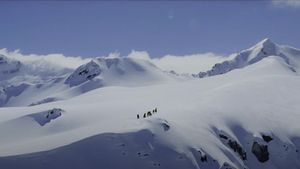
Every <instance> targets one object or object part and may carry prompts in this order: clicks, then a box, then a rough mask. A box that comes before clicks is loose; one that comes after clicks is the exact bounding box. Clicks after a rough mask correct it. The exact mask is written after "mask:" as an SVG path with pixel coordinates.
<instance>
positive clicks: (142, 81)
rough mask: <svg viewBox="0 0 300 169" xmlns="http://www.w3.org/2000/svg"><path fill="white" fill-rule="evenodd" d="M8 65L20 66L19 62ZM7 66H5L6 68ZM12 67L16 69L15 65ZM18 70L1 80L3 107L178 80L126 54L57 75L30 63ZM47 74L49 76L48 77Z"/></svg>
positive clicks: (100, 58) (0, 104) (103, 58)
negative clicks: (38, 70) (35, 69)
mask: <svg viewBox="0 0 300 169" xmlns="http://www.w3.org/2000/svg"><path fill="white" fill-rule="evenodd" d="M3 63H5V64H10V65H12V64H13V65H21V63H20V62H19V61H5V62H3ZM7 67H8V66H3V70H4V69H5V68H6V69H7ZM10 67H12V68H11V69H12V70H15V68H14V67H13V66H10ZM23 67H24V68H23V69H20V70H19V69H18V70H19V72H18V73H17V74H16V73H15V74H11V75H10V77H9V78H7V79H3V80H2V81H1V82H0V83H1V84H2V85H1V90H0V106H1V107H5V106H34V105H39V104H44V103H49V102H53V101H59V100H64V99H69V98H72V97H74V96H77V95H80V94H82V93H85V92H88V91H91V90H94V89H96V88H99V87H106V86H132V87H133V86H141V85H150V84H155V83H158V82H159V83H161V82H167V81H173V80H175V79H178V78H179V77H177V76H172V75H170V74H167V73H165V72H163V71H162V70H160V69H158V68H157V67H156V66H155V65H153V64H151V63H150V62H148V61H146V60H139V59H133V58H126V57H119V56H118V57H99V58H95V59H93V60H91V61H90V62H88V63H86V64H83V65H81V66H79V67H78V68H77V69H75V70H72V71H71V70H66V72H64V71H65V70H64V71H63V72H62V73H60V72H58V73H57V74H56V75H55V74H53V75H49V76H48V75H45V73H43V72H42V71H41V72H42V73H41V74H36V75H34V74H30V72H31V71H30V65H25V66H23ZM45 77H46V78H45Z"/></svg>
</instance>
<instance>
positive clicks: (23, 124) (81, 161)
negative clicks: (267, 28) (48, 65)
mask: <svg viewBox="0 0 300 169" xmlns="http://www.w3.org/2000/svg"><path fill="white" fill-rule="evenodd" d="M100 67H101V65H100ZM103 72H104V71H101V73H100V74H99V75H98V76H95V78H98V77H99V78H100V76H101V74H102V73H103ZM299 86H300V78H299V76H298V74H295V73H294V72H292V71H291V70H290V68H289V64H287V63H286V61H285V60H284V59H283V58H281V57H277V56H270V57H265V58H263V59H262V60H261V61H260V62H257V63H256V64H251V65H249V66H247V67H244V68H243V69H238V70H234V71H231V72H228V73H226V74H224V75H222V76H214V77H211V78H203V79H195V80H190V81H185V82H174V83H164V84H156V85H148V86H140V87H135V88H133V87H119V86H111V87H105V88H99V89H96V90H93V91H92V92H88V93H85V94H82V95H80V96H78V97H74V98H72V99H68V100H64V101H60V102H53V103H49V104H43V105H37V106H33V107H10V108H1V109H0V135H1V138H0V155H1V156H2V157H1V158H0V166H4V167H5V168H7V169H14V168H18V167H20V166H22V167H26V168H33V169H37V168H41V167H42V168H47V169H48V168H49V169H50V168H51V167H52V168H64V167H66V166H68V167H72V168H74V169H79V168H84V167H89V168H97V167H98V168H105V167H111V168H141V167H143V168H146V169H148V168H149V169H150V168H175V169H176V168H178V169H179V168H201V169H203V168H204V169H219V168H237V169H244V168H247V169H274V168H275V169H282V168H292V169H297V168H299V167H300V163H299V161H300V154H299V149H300V132H299V131H300V125H299V119H300V114H299V110H300V104H299V100H300V90H299ZM155 108H157V109H158V112H157V113H154V114H153V115H152V116H150V117H147V118H142V115H143V114H144V113H147V112H148V111H151V112H152V111H153V109H155ZM137 114H140V117H141V119H137ZM47 116H48V117H47ZM36 117H38V118H36ZM41 122H43V123H42V124H43V125H41ZM45 122H46V123H45ZM92 136H93V137H92ZM71 143H72V144H71ZM54 148H57V149H54ZM53 149H54V150H53ZM46 150H49V151H46ZM40 151H45V152H40ZM33 152H39V153H35V154H27V153H33ZM18 154H19V155H20V156H11V155H18ZM21 154H24V155H21ZM62 157H64V158H63V159H64V160H61V158H62ZM62 166H63V167H62Z"/></svg>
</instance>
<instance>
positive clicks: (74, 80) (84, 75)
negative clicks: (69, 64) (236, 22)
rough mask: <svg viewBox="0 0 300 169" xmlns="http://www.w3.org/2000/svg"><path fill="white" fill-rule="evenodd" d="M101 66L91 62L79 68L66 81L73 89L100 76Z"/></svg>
mask: <svg viewBox="0 0 300 169" xmlns="http://www.w3.org/2000/svg"><path fill="white" fill-rule="evenodd" d="M100 73H101V69H100V66H99V65H98V64H97V63H96V62H94V61H90V62H89V63H87V64H84V65H82V66H80V67H79V68H77V69H76V70H75V71H74V72H73V73H72V74H71V75H70V76H69V77H68V78H67V79H66V81H65V83H66V84H69V85H70V86H71V87H72V86H76V85H79V84H81V83H84V82H86V81H88V80H92V79H93V78H94V77H96V76H98V75H100Z"/></svg>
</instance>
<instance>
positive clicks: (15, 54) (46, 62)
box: [0, 49, 91, 69]
mask: <svg viewBox="0 0 300 169" xmlns="http://www.w3.org/2000/svg"><path fill="white" fill-rule="evenodd" d="M0 54H3V55H5V56H7V57H9V58H13V59H16V60H19V61H21V62H23V63H25V64H26V63H33V64H37V65H41V66H45V67H47V66H56V67H58V68H68V69H74V68H77V67H78V66H80V65H82V64H84V63H87V62H88V61H90V60H91V58H82V57H68V56H64V55H63V54H48V55H37V54H29V55H25V54H22V53H21V52H20V51H19V50H14V51H8V50H7V49H0Z"/></svg>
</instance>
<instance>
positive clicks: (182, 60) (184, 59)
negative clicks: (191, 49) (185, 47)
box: [128, 51, 228, 73]
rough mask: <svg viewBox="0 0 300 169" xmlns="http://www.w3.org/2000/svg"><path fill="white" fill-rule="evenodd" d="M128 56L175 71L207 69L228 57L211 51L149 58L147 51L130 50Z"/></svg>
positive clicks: (184, 71) (186, 71)
mask: <svg viewBox="0 0 300 169" xmlns="http://www.w3.org/2000/svg"><path fill="white" fill-rule="evenodd" d="M128 57H131V58H138V59H145V60H149V61H151V62H152V63H154V64H155V65H156V66H157V67H159V68H160V69H162V70H166V71H170V70H174V71H175V72H177V73H199V72H200V71H206V70H209V69H210V68H211V67H212V66H213V65H214V64H216V63H219V62H222V61H224V60H226V59H228V57H223V56H219V55H216V54H213V53H203V54H193V55H184V56H175V55H166V56H164V57H161V58H150V56H149V54H148V53H147V52H140V51H132V52H131V53H130V54H129V55H128Z"/></svg>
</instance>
